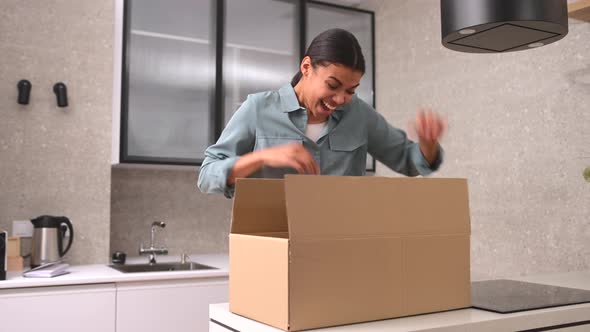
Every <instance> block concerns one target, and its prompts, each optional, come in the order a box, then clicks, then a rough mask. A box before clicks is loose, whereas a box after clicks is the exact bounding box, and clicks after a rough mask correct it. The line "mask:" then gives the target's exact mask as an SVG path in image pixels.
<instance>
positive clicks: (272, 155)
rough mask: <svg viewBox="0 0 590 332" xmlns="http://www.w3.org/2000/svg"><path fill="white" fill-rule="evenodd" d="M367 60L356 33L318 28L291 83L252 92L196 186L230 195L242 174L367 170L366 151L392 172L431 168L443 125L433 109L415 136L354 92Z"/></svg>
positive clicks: (438, 158) (423, 115)
mask: <svg viewBox="0 0 590 332" xmlns="http://www.w3.org/2000/svg"><path fill="white" fill-rule="evenodd" d="M364 72H365V60H364V57H363V54H362V52H361V48H360V45H359V43H358V41H357V40H356V38H355V37H354V35H352V34H351V33H350V32H348V31H346V30H342V29H331V30H327V31H325V32H323V33H321V34H319V35H318V36H317V37H316V38H314V40H313V41H312V42H311V45H310V46H309V48H308V49H307V52H306V54H305V56H304V58H303V60H302V61H301V65H300V71H299V72H298V73H297V74H296V75H295V77H294V78H293V80H292V81H291V84H287V85H285V86H283V87H282V88H280V89H279V90H278V91H268V92H262V93H257V94H253V95H249V96H248V98H247V100H246V101H245V102H244V103H243V104H242V106H241V107H240V108H239V109H238V110H237V111H236V113H235V114H234V116H233V117H232V118H231V120H230V121H229V123H228V124H227V126H226V128H225V129H224V130H223V133H222V134H221V137H220V138H219V140H218V141H217V143H215V144H214V145H212V146H210V147H209V148H207V150H206V151H205V156H206V158H205V160H204V161H203V164H202V166H201V170H200V173H199V182H198V186H199V189H200V190H201V191H203V192H209V193H215V192H217V193H224V194H225V196H226V197H228V198H230V197H232V196H233V190H234V184H235V182H236V179H237V178H241V177H271V178H277V177H282V176H283V175H284V174H286V173H303V174H327V175H364V174H365V167H366V166H365V165H366V155H367V152H368V153H370V154H371V155H372V156H373V157H374V158H376V159H377V160H379V161H380V162H382V163H383V164H385V165H387V166H388V167H390V168H391V169H393V170H394V171H396V172H398V173H401V174H405V175H408V176H416V175H428V174H430V173H431V172H432V171H435V170H436V169H438V167H439V166H440V164H441V162H442V149H441V148H440V147H439V144H438V140H439V138H440V137H441V135H442V134H443V132H444V129H445V125H444V123H443V121H442V120H441V119H440V117H439V116H438V115H436V114H434V113H432V112H430V111H428V112H424V111H420V112H419V113H418V116H417V119H416V131H417V134H418V137H419V143H418V144H417V143H414V142H412V141H410V140H408V139H407V138H406V134H405V133H404V132H403V131H401V130H400V129H397V128H394V127H392V126H391V125H390V124H389V123H387V121H386V120H385V119H384V118H383V116H381V115H380V114H379V113H377V112H376V111H375V110H374V109H373V108H372V107H371V106H370V105H368V104H367V103H365V102H364V101H362V100H361V99H359V98H357V97H356V96H355V95H354V92H355V89H356V88H357V87H358V86H359V82H360V80H361V78H362V76H363V74H364Z"/></svg>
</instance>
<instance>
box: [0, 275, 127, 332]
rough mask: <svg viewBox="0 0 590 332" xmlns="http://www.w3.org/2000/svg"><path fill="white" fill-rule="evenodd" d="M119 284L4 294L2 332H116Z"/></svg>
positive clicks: (1, 293)
mask: <svg viewBox="0 0 590 332" xmlns="http://www.w3.org/2000/svg"><path fill="white" fill-rule="evenodd" d="M115 298H116V288H115V284H114V283H111V284H93V285H81V286H55V287H31V288H16V289H2V290H0V331H20V332H37V331H43V332H79V331H85V332H115Z"/></svg>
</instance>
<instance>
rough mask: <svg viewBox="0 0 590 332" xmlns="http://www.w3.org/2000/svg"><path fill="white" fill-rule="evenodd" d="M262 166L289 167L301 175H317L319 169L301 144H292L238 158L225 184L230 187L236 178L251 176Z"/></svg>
mask: <svg viewBox="0 0 590 332" xmlns="http://www.w3.org/2000/svg"><path fill="white" fill-rule="evenodd" d="M264 166H268V167H275V168H278V167H290V168H293V169H295V170H297V172H299V173H301V174H319V173H320V167H319V166H318V164H317V163H316V161H315V159H313V156H312V155H311V153H309V151H307V150H306V149H305V148H304V147H303V145H302V144H300V143H292V144H285V145H279V146H275V147H272V148H268V149H264V150H258V151H254V152H250V153H247V154H245V155H243V156H242V157H240V159H238V161H236V164H235V165H234V168H233V169H232V171H231V173H230V175H229V177H228V179H227V184H228V185H232V184H234V183H235V182H236V179H237V178H245V177H248V176H250V175H252V174H253V173H254V172H256V171H258V170H259V169H261V168H262V167H264Z"/></svg>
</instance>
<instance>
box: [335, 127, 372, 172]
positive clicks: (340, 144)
mask: <svg viewBox="0 0 590 332" xmlns="http://www.w3.org/2000/svg"><path fill="white" fill-rule="evenodd" d="M329 141H330V158H329V159H330V160H329V163H330V164H332V165H331V166H332V167H331V168H334V169H335V170H337V171H336V173H338V174H337V175H364V174H365V169H366V162H367V138H366V137H352V136H340V135H332V136H330V137H329Z"/></svg>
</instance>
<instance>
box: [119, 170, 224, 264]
mask: <svg viewBox="0 0 590 332" xmlns="http://www.w3.org/2000/svg"><path fill="white" fill-rule="evenodd" d="M112 176H113V178H112V206H111V216H112V219H111V250H112V251H117V250H120V251H124V252H126V253H127V254H128V255H132V256H136V255H137V252H138V248H139V245H140V243H143V244H144V245H145V246H147V245H148V244H149V240H150V226H151V224H152V222H153V221H155V220H160V221H164V222H166V227H165V228H164V229H158V231H157V234H156V244H157V245H162V244H164V245H166V246H167V247H168V249H169V253H170V255H179V254H181V253H182V252H185V253H193V254H195V253H221V252H228V234H229V225H230V216H231V203H232V201H231V200H229V199H227V198H225V197H224V196H223V195H207V194H202V193H201V192H200V191H199V190H198V189H197V174H196V172H195V171H190V170H188V171H187V170H150V169H125V168H113V172H112Z"/></svg>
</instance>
